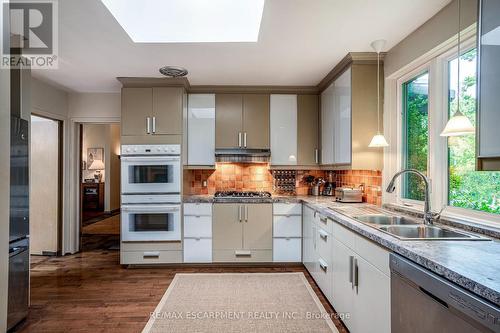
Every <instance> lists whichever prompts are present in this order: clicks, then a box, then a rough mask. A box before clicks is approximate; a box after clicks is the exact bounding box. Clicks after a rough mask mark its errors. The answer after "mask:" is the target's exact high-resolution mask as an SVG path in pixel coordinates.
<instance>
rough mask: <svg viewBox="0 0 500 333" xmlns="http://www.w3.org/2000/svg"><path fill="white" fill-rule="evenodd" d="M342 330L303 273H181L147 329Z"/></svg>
mask: <svg viewBox="0 0 500 333" xmlns="http://www.w3.org/2000/svg"><path fill="white" fill-rule="evenodd" d="M160 332H161V333H164V332H190V333H195V332H199V333H201V332H203V333H205V332H218V333H221V332H266V333H273V332H311V333H312V332H314V333H321V332H338V331H337V329H336V328H335V325H334V324H333V322H332V320H331V318H330V316H329V314H328V313H327V312H326V311H325V308H324V307H323V305H322V304H321V302H320V300H319V299H318V297H317V296H316V294H315V293H314V291H313V290H312V288H311V286H310V285H309V283H308V282H307V280H306V277H305V276H304V274H303V273H221V274H219V273H216V274H212V273H203V274H176V275H175V277H174V279H173V280H172V283H171V284H170V286H169V287H168V289H167V291H166V292H165V295H163V297H162V299H161V301H160V303H159V304H158V306H157V307H156V310H155V311H154V312H152V313H151V314H150V319H149V321H148V323H147V325H146V327H145V328H144V330H143V333H160Z"/></svg>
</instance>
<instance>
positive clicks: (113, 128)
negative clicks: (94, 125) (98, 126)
mask: <svg viewBox="0 0 500 333" xmlns="http://www.w3.org/2000/svg"><path fill="white" fill-rule="evenodd" d="M109 146H110V150H109V153H110V157H109V161H110V163H109V173H108V179H109V209H110V210H111V211H113V210H116V209H120V182H121V180H120V171H121V163H120V124H110V125H109Z"/></svg>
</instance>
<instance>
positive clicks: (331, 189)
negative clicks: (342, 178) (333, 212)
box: [321, 171, 336, 197]
mask: <svg viewBox="0 0 500 333" xmlns="http://www.w3.org/2000/svg"><path fill="white" fill-rule="evenodd" d="M335 186H336V183H335V174H334V173H333V171H328V173H327V177H326V182H325V184H324V185H323V191H321V194H322V195H324V196H330V197H331V196H334V195H335Z"/></svg>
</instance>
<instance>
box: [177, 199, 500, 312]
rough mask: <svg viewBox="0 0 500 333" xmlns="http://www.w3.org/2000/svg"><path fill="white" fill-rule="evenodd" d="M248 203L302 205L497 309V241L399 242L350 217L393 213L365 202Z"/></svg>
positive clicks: (499, 280) (499, 279)
mask: <svg viewBox="0 0 500 333" xmlns="http://www.w3.org/2000/svg"><path fill="white" fill-rule="evenodd" d="M243 200H245V201H242V200H234V199H231V201H229V202H249V201H246V200H248V199H243ZM251 200H253V201H252V202H302V203H304V204H306V205H307V206H309V207H311V208H313V209H315V210H317V211H319V212H320V213H321V214H323V215H325V216H327V217H329V218H331V219H333V220H335V221H336V222H338V223H340V224H342V225H343V226H345V227H346V228H348V229H350V230H352V231H354V232H356V233H358V234H360V235H361V236H364V237H366V238H368V239H370V240H372V241H374V242H376V243H378V244H379V245H381V246H383V247H385V248H387V249H389V250H391V251H393V252H395V253H397V254H399V255H401V256H403V257H405V258H408V259H410V260H411V261H413V262H416V263H418V264H419V265H421V266H423V267H425V268H427V269H429V270H430V271H432V272H434V273H436V274H438V275H440V276H442V277H444V278H446V279H448V280H449V281H452V282H454V283H456V284H457V285H459V286H461V287H463V288H464V289H467V290H469V291H471V292H473V293H474V294H476V295H478V296H480V297H482V298H484V299H486V300H489V301H490V302H492V303H493V304H495V305H497V306H500V241H498V240H491V241H466V240H459V241H452V240H442V241H437V240H429V241H425V240H415V241H409V240H400V239H398V238H396V237H394V236H391V235H388V234H386V233H384V232H382V231H379V230H377V229H376V228H373V227H370V226H368V225H366V224H363V223H361V222H358V221H357V220H355V219H354V218H353V216H356V215H360V214H370V213H371V214H373V213H381V212H388V213H389V214H391V213H392V214H395V213H394V212H391V211H387V210H384V209H381V208H379V207H377V206H373V205H369V204H366V203H357V204H346V203H339V202H334V201H333V200H332V198H331V197H312V196H273V197H272V198H266V199H251ZM264 200H265V201H264ZM184 202H206V203H210V202H221V201H218V199H214V197H213V196H212V195H202V196H186V197H184ZM222 202H227V201H222ZM397 214H401V213H400V212H398V213H397ZM448 228H449V227H448Z"/></svg>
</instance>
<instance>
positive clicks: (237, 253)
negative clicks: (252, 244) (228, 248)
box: [234, 250, 252, 257]
mask: <svg viewBox="0 0 500 333" xmlns="http://www.w3.org/2000/svg"><path fill="white" fill-rule="evenodd" d="M234 255H235V256H237V257H251V256H252V252H251V251H246V250H236V251H234Z"/></svg>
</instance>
